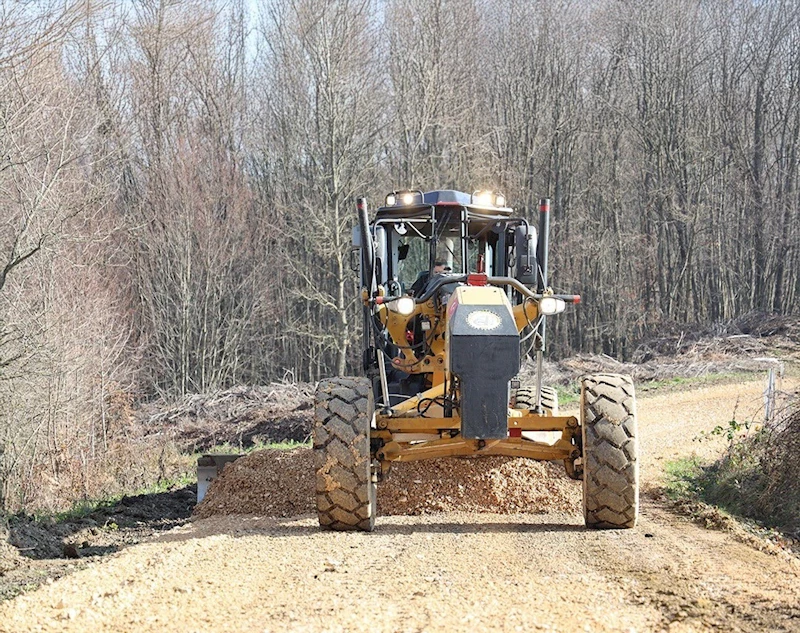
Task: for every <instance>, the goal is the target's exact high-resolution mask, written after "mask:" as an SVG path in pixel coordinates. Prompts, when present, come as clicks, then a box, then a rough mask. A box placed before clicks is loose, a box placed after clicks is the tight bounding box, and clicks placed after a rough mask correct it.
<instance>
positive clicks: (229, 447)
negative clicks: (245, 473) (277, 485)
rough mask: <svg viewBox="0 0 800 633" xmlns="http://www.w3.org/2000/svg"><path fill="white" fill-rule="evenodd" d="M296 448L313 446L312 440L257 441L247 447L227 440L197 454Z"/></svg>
mask: <svg viewBox="0 0 800 633" xmlns="http://www.w3.org/2000/svg"><path fill="white" fill-rule="evenodd" d="M295 448H311V441H310V440H309V441H308V442H293V441H289V442H255V443H254V444H253V445H252V446H248V447H247V448H242V447H241V446H236V445H234V444H231V443H230V442H225V443H224V444H218V445H217V446H212V447H211V448H209V449H208V450H206V451H203V452H202V453H197V454H196V455H197V456H198V457H199V456H200V455H230V454H236V453H239V454H242V455H249V454H250V453H254V452H255V451H263V450H278V451H291V450H294V449H295Z"/></svg>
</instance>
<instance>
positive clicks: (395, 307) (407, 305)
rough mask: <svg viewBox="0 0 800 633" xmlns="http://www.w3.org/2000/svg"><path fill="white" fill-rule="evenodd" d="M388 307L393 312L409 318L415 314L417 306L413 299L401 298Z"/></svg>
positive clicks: (390, 303) (391, 302)
mask: <svg viewBox="0 0 800 633" xmlns="http://www.w3.org/2000/svg"><path fill="white" fill-rule="evenodd" d="M388 306H389V309H390V310H391V311H392V312H397V313H398V314H402V315H403V316H408V315H409V314H413V312H414V310H415V309H416V307H417V304H416V303H415V302H414V299H412V298H411V297H400V298H399V299H395V300H394V301H390V302H389V303H388Z"/></svg>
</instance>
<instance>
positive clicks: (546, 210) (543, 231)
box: [536, 198, 550, 294]
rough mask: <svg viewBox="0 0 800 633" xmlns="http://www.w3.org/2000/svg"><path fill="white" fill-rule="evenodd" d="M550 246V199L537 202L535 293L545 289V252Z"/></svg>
mask: <svg viewBox="0 0 800 633" xmlns="http://www.w3.org/2000/svg"><path fill="white" fill-rule="evenodd" d="M549 246H550V198H542V199H541V200H539V242H538V244H537V245H536V260H537V262H538V263H539V275H538V283H537V288H536V290H537V292H539V293H540V294H541V293H542V292H544V289H545V288H547V251H548V248H549Z"/></svg>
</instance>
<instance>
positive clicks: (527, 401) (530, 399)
mask: <svg viewBox="0 0 800 633" xmlns="http://www.w3.org/2000/svg"><path fill="white" fill-rule="evenodd" d="M512 407H513V408H514V409H535V408H536V387H520V388H519V389H517V393H516V394H515V396H514V400H513V403H512ZM542 407H544V408H545V409H547V410H548V411H550V414H551V415H558V393H556V390H555V389H553V388H552V387H542Z"/></svg>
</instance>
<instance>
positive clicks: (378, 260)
mask: <svg viewBox="0 0 800 633" xmlns="http://www.w3.org/2000/svg"><path fill="white" fill-rule="evenodd" d="M512 214H513V210H512V209H511V208H510V207H507V206H506V201H505V197H504V196H503V195H502V194H499V193H495V192H488V191H485V192H476V193H473V194H468V193H464V192H461V191H452V190H442V191H429V192H422V191H411V190H405V191H394V192H392V193H390V194H389V195H387V196H386V201H385V204H384V205H383V206H382V207H380V208H379V209H378V211H377V213H376V216H375V220H374V221H373V223H372V226H371V229H372V231H373V234H374V237H375V244H376V252H375V268H376V273H377V283H378V284H379V285H382V286H383V287H384V288H385V289H386V293H387V295H391V296H396V295H401V294H410V293H411V289H412V287H414V286H415V283H416V284H417V286H416V289H419V287H420V284H419V283H418V282H419V281H420V279H421V278H425V279H433V278H434V276H436V275H442V274H444V275H453V276H463V275H466V274H469V273H485V274H487V275H489V276H498V277H499V276H502V277H514V278H515V279H517V280H518V281H520V282H521V283H523V284H526V285H533V284H536V283H537V268H536V256H535V254H536V241H537V235H536V229H535V228H534V227H532V226H530V225H529V224H528V222H527V220H525V219H524V218H520V217H512ZM356 245H358V244H357V243H356ZM437 263H438V264H439V266H438V267H437ZM435 269H436V270H435ZM442 269H443V270H442ZM423 288H424V284H423ZM449 290H450V292H452V288H450V289H449ZM415 294H416V296H417V297H419V296H420V295H419V294H418V293H415Z"/></svg>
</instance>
